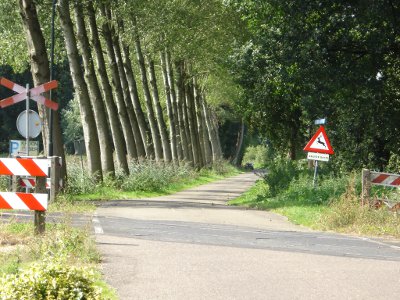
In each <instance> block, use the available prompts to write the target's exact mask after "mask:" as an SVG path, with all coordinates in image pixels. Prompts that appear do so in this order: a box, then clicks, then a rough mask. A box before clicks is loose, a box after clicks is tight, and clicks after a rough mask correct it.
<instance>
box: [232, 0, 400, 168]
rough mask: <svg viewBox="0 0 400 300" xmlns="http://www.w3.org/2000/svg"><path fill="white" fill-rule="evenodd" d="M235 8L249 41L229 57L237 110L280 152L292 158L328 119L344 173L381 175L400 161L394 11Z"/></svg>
mask: <svg viewBox="0 0 400 300" xmlns="http://www.w3.org/2000/svg"><path fill="white" fill-rule="evenodd" d="M228 2H229V3H230V5H232V6H233V7H235V8H236V10H237V11H239V12H240V13H241V15H242V18H243V19H244V20H245V21H246V23H247V28H248V30H249V33H250V36H249V39H248V41H247V42H246V43H245V44H243V45H240V46H239V47H238V48H237V51H236V54H235V55H234V56H233V57H232V66H233V69H232V70H233V72H234V74H236V76H237V80H238V82H239V83H240V84H241V85H242V87H243V88H244V89H245V93H244V97H243V99H242V101H241V102H240V103H239V104H238V107H239V110H240V112H241V113H242V114H244V115H246V117H247V120H248V122H249V123H250V124H251V125H252V126H253V127H255V128H261V131H262V132H264V133H265V135H266V136H267V137H268V138H269V139H271V140H272V142H273V144H274V146H275V148H277V149H280V150H281V151H282V152H287V151H290V153H291V157H292V158H295V155H294V154H295V153H296V151H295V150H296V149H299V148H300V146H303V145H304V144H305V142H306V140H307V139H308V138H309V135H310V134H312V128H311V122H312V121H313V120H314V119H316V118H320V117H327V118H328V120H329V123H328V126H329V133H328V134H329V135H330V138H331V141H332V144H333V147H334V148H335V149H336V151H337V154H338V155H337V156H336V157H335V165H336V167H337V168H338V169H343V170H349V169H353V168H359V167H361V166H370V167H373V168H380V169H382V168H383V166H384V165H385V164H386V163H387V161H388V159H389V153H390V151H392V152H394V153H398V151H399V150H398V149H399V147H398V146H397V142H398V139H397V138H396V136H397V131H398V128H399V123H398V120H399V111H400V108H399V104H398V103H399V101H398V95H399V88H398V87H399V85H398V82H399V78H400V77H399V73H398V71H397V70H398V68H396V66H398V65H399V59H400V56H399V51H398V49H399V30H398V29H399V23H398V16H399V15H400V5H399V4H398V3H397V2H394V1H372V0H370V1H335V2H321V1H316V0H307V1H294V0H288V1H276V0H269V1H252V0H245V1H244V0H237V1H234V0H233V1H228ZM336 158H337V159H336Z"/></svg>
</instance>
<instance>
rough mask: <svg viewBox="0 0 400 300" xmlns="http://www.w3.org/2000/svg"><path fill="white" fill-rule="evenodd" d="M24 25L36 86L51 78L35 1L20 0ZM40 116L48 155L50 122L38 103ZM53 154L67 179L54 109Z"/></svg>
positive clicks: (44, 145) (63, 153) (58, 125)
mask: <svg viewBox="0 0 400 300" xmlns="http://www.w3.org/2000/svg"><path fill="white" fill-rule="evenodd" d="M19 7H20V15H21V19H22V25H23V27H24V30H25V33H26V35H25V36H26V41H27V46H28V51H29V56H30V62H31V72H32V77H33V82H34V84H35V86H38V85H41V84H43V83H46V82H48V81H49V80H50V66H49V60H48V56H47V50H46V43H45V40H44V37H43V32H42V30H41V27H40V24H39V19H38V16H37V11H36V6H35V1H33V0H19ZM38 111H39V116H40V119H41V122H42V141H43V147H44V152H45V154H46V155H47V156H48V153H49V151H48V150H49V149H48V144H49V122H48V113H47V110H46V108H45V107H44V106H43V105H40V104H38ZM52 114H53V124H51V126H53V149H54V151H53V154H54V155H56V156H59V157H61V158H62V161H63V162H64V163H63V164H62V165H61V173H60V176H61V178H62V179H63V180H65V179H66V164H65V152H64V147H63V142H62V135H61V127H60V117H59V116H60V115H59V112H58V111H53V112H52Z"/></svg>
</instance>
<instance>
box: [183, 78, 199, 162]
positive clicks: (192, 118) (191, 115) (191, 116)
mask: <svg viewBox="0 0 400 300" xmlns="http://www.w3.org/2000/svg"><path fill="white" fill-rule="evenodd" d="M186 103H187V114H188V123H189V130H190V140H191V144H192V152H193V162H194V166H195V167H196V168H201V167H202V166H203V162H202V157H201V151H200V144H199V135H198V133H197V122H196V112H195V105H194V88H193V84H192V82H191V81H190V82H188V83H187V84H186Z"/></svg>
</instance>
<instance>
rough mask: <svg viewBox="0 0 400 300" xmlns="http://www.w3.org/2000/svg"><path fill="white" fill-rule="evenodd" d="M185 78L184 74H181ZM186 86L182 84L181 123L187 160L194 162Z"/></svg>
mask: <svg viewBox="0 0 400 300" xmlns="http://www.w3.org/2000/svg"><path fill="white" fill-rule="evenodd" d="M183 78H185V74H184V76H183ZM186 97H187V95H186V88H185V85H184V86H183V98H182V102H183V103H182V108H183V124H184V129H185V134H186V140H187V142H188V149H189V160H190V161H191V162H194V157H193V144H192V137H191V136H190V125H189V114H188V107H187V103H186Z"/></svg>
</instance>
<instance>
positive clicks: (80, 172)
mask: <svg viewBox="0 0 400 300" xmlns="http://www.w3.org/2000/svg"><path fill="white" fill-rule="evenodd" d="M84 163H85V162H84ZM67 176H68V179H67V184H66V186H65V189H64V192H65V193H66V194H70V195H80V194H89V193H94V192H95V191H96V190H97V188H98V184H97V180H96V178H95V177H94V176H90V175H89V173H88V172H87V170H86V168H82V166H81V162H80V161H79V159H77V158H75V157H70V158H69V159H68V163H67Z"/></svg>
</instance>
